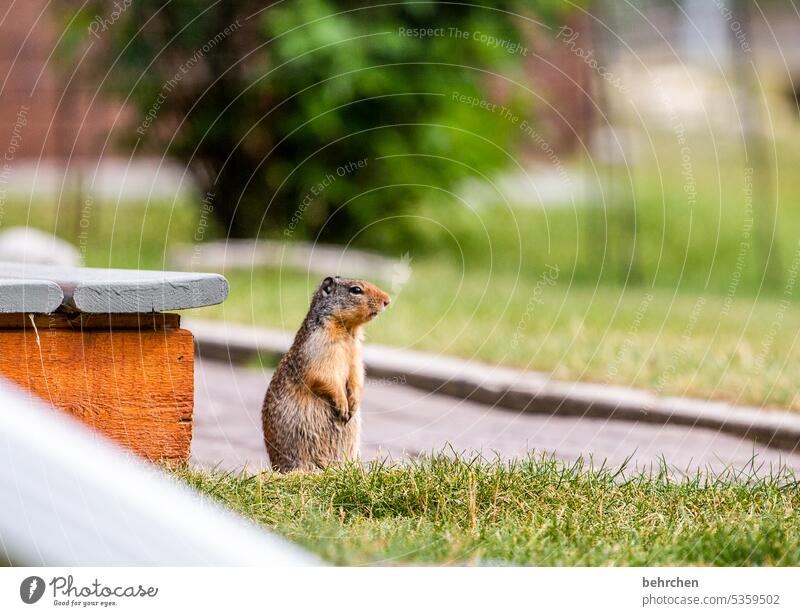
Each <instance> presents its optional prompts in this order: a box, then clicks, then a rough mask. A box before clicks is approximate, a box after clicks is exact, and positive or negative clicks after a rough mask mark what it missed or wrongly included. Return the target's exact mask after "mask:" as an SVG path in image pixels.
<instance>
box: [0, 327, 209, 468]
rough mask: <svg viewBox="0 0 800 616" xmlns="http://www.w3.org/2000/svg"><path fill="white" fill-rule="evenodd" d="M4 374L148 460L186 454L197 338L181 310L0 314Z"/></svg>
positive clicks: (0, 370)
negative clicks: (182, 324) (182, 319)
mask: <svg viewBox="0 0 800 616" xmlns="http://www.w3.org/2000/svg"><path fill="white" fill-rule="evenodd" d="M0 375H2V376H4V377H6V378H8V379H9V380H11V381H13V382H15V383H17V384H18V385H20V386H21V387H23V388H25V389H28V390H29V391H31V392H33V393H35V394H36V395H37V396H39V397H40V398H41V399H43V400H45V401H46V402H49V403H51V404H52V405H53V406H55V407H58V408H60V409H63V410H65V411H67V412H68V413H70V414H71V415H73V416H75V417H77V418H78V419H80V420H81V421H83V422H84V423H86V424H88V425H89V426H91V427H93V428H94V429H96V430H98V431H99V432H101V433H103V434H105V435H106V436H109V437H110V438H112V439H113V440H115V441H116V442H118V443H120V444H121V445H123V446H125V447H127V448H129V449H131V450H132V451H134V452H136V453H138V454H140V455H142V456H144V457H145V458H147V459H149V460H152V461H166V462H170V463H179V462H184V461H186V460H187V459H188V457H189V447H190V445H191V440H192V412H193V408H194V341H193V337H192V334H191V332H189V331H187V330H184V329H180V317H179V316H178V315H174V314H146V315H144V314H143V315H137V314H132V315H86V314H81V315H78V316H75V317H73V318H70V317H69V316H67V315H64V314H53V315H35V316H34V317H33V320H31V318H30V315H27V314H4V315H0ZM0 412H2V409H0Z"/></svg>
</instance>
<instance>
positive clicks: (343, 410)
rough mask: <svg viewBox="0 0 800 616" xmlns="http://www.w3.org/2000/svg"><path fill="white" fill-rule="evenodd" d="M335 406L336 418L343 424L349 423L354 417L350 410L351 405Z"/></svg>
mask: <svg viewBox="0 0 800 616" xmlns="http://www.w3.org/2000/svg"><path fill="white" fill-rule="evenodd" d="M332 406H333V413H334V415H335V416H336V418H337V419H338V420H339V421H341V422H342V423H347V422H348V421H350V419H351V418H352V417H353V413H352V411H351V410H350V409H351V407H350V405H349V404H346V403H345V404H344V405H342V406H339V405H335V404H334V405H332Z"/></svg>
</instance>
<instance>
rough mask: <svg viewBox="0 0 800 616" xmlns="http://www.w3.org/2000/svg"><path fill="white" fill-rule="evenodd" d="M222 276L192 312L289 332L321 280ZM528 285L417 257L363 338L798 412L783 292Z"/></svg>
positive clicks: (288, 275) (798, 370) (790, 314)
mask: <svg viewBox="0 0 800 616" xmlns="http://www.w3.org/2000/svg"><path fill="white" fill-rule="evenodd" d="M226 275H227V276H228V278H229V280H230V283H231V295H230V298H229V299H228V301H226V302H225V303H224V304H222V305H221V306H216V307H210V308H204V309H202V310H199V311H197V312H196V316H198V317H204V318H219V319H227V320H230V321H232V322H240V323H249V324H255V325H263V326H269V327H276V328H281V329H286V330H295V329H296V328H297V326H298V325H299V324H300V322H301V320H302V318H303V316H304V315H305V311H306V310H307V306H308V298H309V296H310V294H311V293H312V291H313V287H314V285H316V284H318V282H319V281H318V280H317V279H316V278H312V279H309V278H308V277H307V276H306V275H304V274H300V273H297V272H292V271H286V270H284V271H276V270H258V271H256V272H253V273H251V272H247V273H245V272H228V273H226ZM534 285H535V283H534ZM540 288H541V287H540ZM534 289H535V286H534V287H532V286H531V285H530V284H527V283H525V282H522V281H518V280H516V279H515V276H513V275H510V274H503V273H495V274H492V275H490V276H481V275H480V274H479V273H476V272H473V273H472V274H471V275H470V276H463V277H462V276H461V275H460V273H459V272H458V271H454V270H453V269H451V268H449V266H448V265H447V264H446V263H436V262H433V261H430V262H420V263H414V264H413V274H412V277H411V278H410V280H409V281H408V283H407V284H406V285H405V286H404V287H403V288H402V289H401V290H400V292H399V293H397V294H396V297H395V301H394V303H393V305H392V306H391V307H390V309H389V310H388V311H387V312H386V313H384V314H383V315H382V316H381V317H380V319H378V321H376V322H375V323H374V324H371V325H369V326H368V328H367V330H366V335H367V341H368V342H378V343H383V344H390V345H395V346H398V347H403V348H415V349H422V350H426V351H431V352H435V353H442V354H447V355H455V356H461V357H467V358H474V359H478V360H481V361H484V362H489V363H492V364H503V365H508V366H514V367H517V368H523V369H529V370H541V371H544V372H548V373H551V374H553V375H554V376H555V377H557V378H560V379H575V380H584V381H593V382H601V383H614V384H621V385H629V386H635V387H642V388H647V389H650V390H653V391H656V392H658V393H661V394H664V395H691V396H701V397H709V398H718V399H725V400H730V401H733V402H736V403H738V404H754V405H766V406H774V407H784V408H793V409H796V410H800V397H798V396H797V383H798V382H800V345H798V344H797V335H798V332H800V314H798V313H797V311H796V310H794V309H793V308H792V307H787V305H786V304H784V303H783V302H782V300H781V298H780V297H774V296H764V297H761V298H760V299H758V300H756V299H755V298H754V297H752V296H750V295H748V294H742V295H737V296H735V297H733V298H727V297H726V296H724V295H719V294H714V293H698V292H693V291H670V290H666V289H647V288H642V287H637V286H628V287H619V286H613V285H604V286H598V287H597V288H592V287H587V286H584V285H579V284H570V283H569V281H567V280H559V281H557V282H556V284H554V285H552V286H550V285H546V286H545V287H544V288H541V292H540V293H537V292H536V291H535V290H534ZM532 298H535V300H533V301H532Z"/></svg>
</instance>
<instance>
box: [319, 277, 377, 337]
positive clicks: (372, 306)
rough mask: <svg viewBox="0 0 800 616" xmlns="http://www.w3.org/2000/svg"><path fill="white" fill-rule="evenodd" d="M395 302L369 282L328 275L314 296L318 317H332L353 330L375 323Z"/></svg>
mask: <svg viewBox="0 0 800 616" xmlns="http://www.w3.org/2000/svg"><path fill="white" fill-rule="evenodd" d="M391 301H392V300H391V298H390V297H389V295H387V294H386V293H384V292H383V291H381V290H380V289H379V288H378V287H376V286H375V285H374V284H371V283H369V282H367V281H366V280H358V279H355V278H339V277H338V276H328V277H327V278H326V279H325V280H323V281H322V284H320V285H319V288H318V289H317V291H316V293H314V297H313V299H312V307H313V309H314V312H316V314H317V315H319V316H323V315H324V316H330V317H332V318H334V319H336V320H337V321H338V322H339V323H341V324H343V325H345V326H346V327H348V328H350V327H357V326H358V325H362V324H363V323H366V322H367V321H371V320H372V319H374V318H375V317H377V316H378V315H379V314H380V313H381V312H383V310H384V308H386V306H388V305H389V304H390V303H391Z"/></svg>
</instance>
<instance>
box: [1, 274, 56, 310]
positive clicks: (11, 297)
mask: <svg viewBox="0 0 800 616" xmlns="http://www.w3.org/2000/svg"><path fill="white" fill-rule="evenodd" d="M63 301H64V292H63V291H62V290H61V287H59V286H58V285H57V284H56V283H55V282H51V281H49V280H31V279H29V280H8V279H5V278H0V313H3V312H43V313H49V312H55V311H56V310H57V309H58V307H59V306H60V305H61V304H62V302H63Z"/></svg>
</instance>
